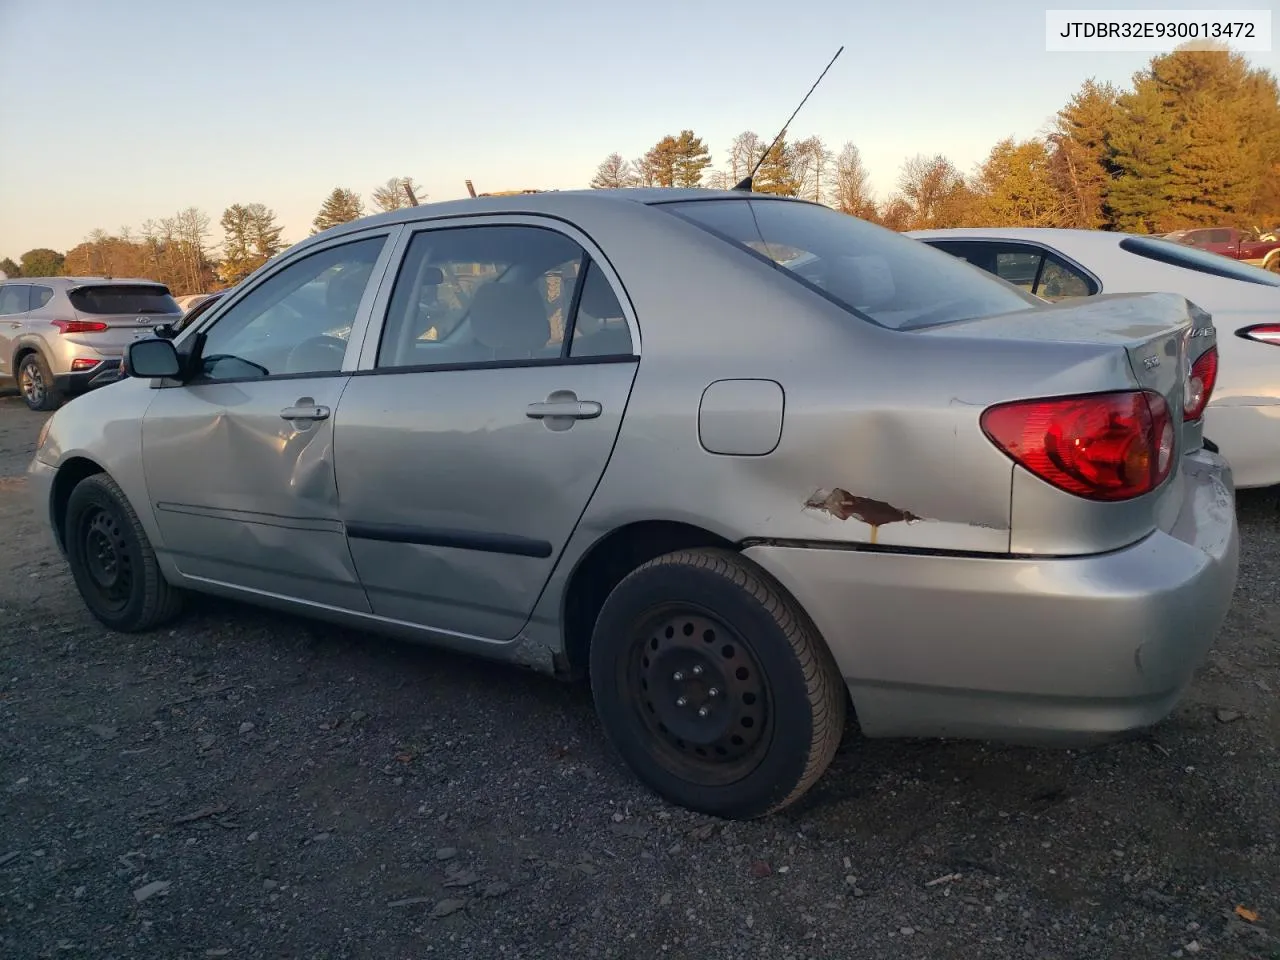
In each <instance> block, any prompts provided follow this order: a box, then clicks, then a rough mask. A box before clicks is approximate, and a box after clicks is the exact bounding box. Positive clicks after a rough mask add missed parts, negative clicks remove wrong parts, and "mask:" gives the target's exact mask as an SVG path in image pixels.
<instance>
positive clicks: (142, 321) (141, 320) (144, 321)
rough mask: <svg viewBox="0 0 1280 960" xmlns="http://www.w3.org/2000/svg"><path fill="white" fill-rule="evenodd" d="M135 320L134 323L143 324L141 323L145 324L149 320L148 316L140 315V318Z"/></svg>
mask: <svg viewBox="0 0 1280 960" xmlns="http://www.w3.org/2000/svg"><path fill="white" fill-rule="evenodd" d="M133 322H134V323H136V324H139V325H141V324H144V323H146V322H147V318H146V317H138V318H137V319H136V320H134V321H133Z"/></svg>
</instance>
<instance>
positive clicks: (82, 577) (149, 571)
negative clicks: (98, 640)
mask: <svg viewBox="0 0 1280 960" xmlns="http://www.w3.org/2000/svg"><path fill="white" fill-rule="evenodd" d="M64 542H65V544H66V548H67V560H68V562H69V563H70V565H71V575H72V577H74V578H75V581H76V587H77V588H78V589H79V591H80V596H81V597H82V598H83V599H84V602H85V605H86V606H87V607H88V608H89V612H90V613H92V614H93V615H94V616H95V617H97V618H98V620H99V621H101V622H102V623H103V624H104V625H105V626H107V627H109V628H111V629H112V630H118V631H120V632H121V633H140V632H143V631H146V630H150V629H152V628H154V627H157V626H160V625H161V624H163V623H165V622H166V621H168V620H171V619H173V617H175V616H176V615H177V614H178V612H179V610H180V609H181V603H182V596H181V594H180V593H179V592H178V590H176V589H175V588H174V587H172V586H170V584H169V582H168V581H167V580H165V578H164V574H163V573H161V571H160V565H159V563H158V562H157V561H156V553H155V550H153V549H152V547H151V542H150V541H149V540H148V539H147V534H146V531H145V530H143V528H142V523H141V522H140V521H139V520H138V515H137V514H136V513H134V510H133V507H132V506H130V504H129V500H128V498H127V497H126V496H125V495H124V491H123V490H121V489H120V486H119V485H118V484H117V483H116V482H115V481H114V480H112V479H111V478H110V477H109V476H107V475H106V474H105V473H96V474H93V475H92V476H89V477H86V478H85V479H83V480H81V481H80V482H79V483H78V484H76V487H75V489H74V490H72V491H71V498H70V500H69V501H68V503H67V516H66V522H65V529H64Z"/></svg>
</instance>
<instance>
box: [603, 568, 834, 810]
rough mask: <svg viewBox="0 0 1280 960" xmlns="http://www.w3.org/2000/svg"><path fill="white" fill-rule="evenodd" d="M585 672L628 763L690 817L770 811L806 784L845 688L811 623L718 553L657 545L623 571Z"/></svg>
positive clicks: (827, 756) (824, 760)
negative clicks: (649, 556) (651, 554)
mask: <svg viewBox="0 0 1280 960" xmlns="http://www.w3.org/2000/svg"><path fill="white" fill-rule="evenodd" d="M590 673H591V690H592V695H593V697H594V699H595V705H596V712H597V713H598V714H599V716H600V720H601V722H602V724H603V726H604V729H605V733H606V735H607V736H608V738H609V740H610V741H611V742H612V743H613V745H614V746H615V747H616V748H617V750H618V752H619V753H620V754H621V755H622V758H623V760H624V761H625V762H626V764H627V765H628V766H629V767H630V768H631V770H632V771H633V772H634V773H635V774H636V776H637V777H639V779H640V780H641V781H643V782H644V783H645V784H646V785H647V786H649V787H650V788H651V789H652V790H654V791H655V792H656V793H658V794H660V795H661V796H663V797H664V798H666V799H667V800H669V801H671V802H673V803H676V804H679V805H680V806H683V807H687V808H689V809H691V810H696V811H698V812H700V813H705V814H710V815H713V816H718V817H726V818H731V819H751V818H755V817H761V816H765V815H767V814H770V813H774V812H776V811H778V810H781V809H782V808H783V807H786V806H788V805H789V804H791V803H793V802H795V801H796V800H797V799H799V798H800V797H801V796H802V795H803V794H804V793H805V792H806V791H808V790H809V788H810V787H812V786H813V785H814V784H815V783H816V782H817V781H818V779H819V777H821V775H822V773H823V772H824V771H825V770H826V769H827V767H828V765H830V763H831V759H832V757H834V756H835V752H836V748H837V747H838V746H839V744H840V738H841V735H842V734H843V732H844V723H845V689H844V683H843V681H842V679H841V676H840V671H839V669H838V668H837V667H836V664H835V661H834V659H833V658H832V656H831V653H830V651H829V650H828V649H827V646H826V644H825V643H824V642H823V640H822V638H821V637H820V636H819V635H818V632H817V629H816V628H815V627H814V626H813V624H812V623H811V621H810V620H809V618H808V616H807V615H806V614H805V613H804V611H803V610H802V609H800V607H799V606H798V604H796V603H795V601H793V600H791V599H790V598H789V597H788V596H786V595H785V593H784V591H783V589H782V587H781V586H780V585H779V584H777V583H776V582H775V581H774V580H773V578H772V577H770V576H769V575H768V574H767V573H765V572H764V571H763V570H761V569H760V568H759V567H757V566H756V565H755V564H753V563H751V562H750V561H748V560H746V559H744V558H743V557H741V556H739V555H738V554H736V553H733V552H732V551H729V550H720V549H708V550H688V551H680V552H676V553H669V554H667V555H665V556H662V557H659V558H657V559H656V560H651V561H650V562H648V563H646V564H644V565H643V566H641V567H639V568H637V569H636V570H634V571H633V572H632V573H631V574H629V575H628V576H627V577H626V578H624V579H623V580H622V582H621V583H619V584H618V585H617V587H615V588H614V590H613V592H612V593H610V594H609V597H608V599H607V600H606V601H605V603H604V606H603V608H602V609H601V611H600V616H599V617H598V619H597V621H596V626H595V631H594V634H593V636H592V642H591V655H590ZM704 710H705V713H704V712H703V711H704Z"/></svg>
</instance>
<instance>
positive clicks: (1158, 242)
mask: <svg viewBox="0 0 1280 960" xmlns="http://www.w3.org/2000/svg"><path fill="white" fill-rule="evenodd" d="M1120 249H1121V250H1124V251H1125V252H1126V253H1131V254H1133V255H1134V256H1137V257H1145V258H1146V259H1148V260H1155V261H1157V262H1158V263H1167V264H1170V265H1171V266H1175V267H1182V268H1183V269H1184V270H1194V271H1196V272H1197V273H1206V274H1209V275H1210V276H1214V277H1226V278H1228V279H1229V280H1243V281H1244V282H1245V283H1256V284H1259V285H1261V286H1264V287H1280V274H1275V273H1270V272H1269V271H1267V270H1263V269H1262V268H1261V267H1253V266H1250V265H1249V264H1247V263H1240V262H1239V261H1237V260H1233V259H1231V258H1230V257H1226V256H1223V255H1222V254H1219V253H1210V252H1209V251H1207V250H1198V249H1196V248H1195V247H1188V246H1185V245H1183V244H1181V243H1172V242H1170V241H1168V240H1165V239H1163V238H1160V237H1125V238H1124V239H1123V240H1121V241H1120Z"/></svg>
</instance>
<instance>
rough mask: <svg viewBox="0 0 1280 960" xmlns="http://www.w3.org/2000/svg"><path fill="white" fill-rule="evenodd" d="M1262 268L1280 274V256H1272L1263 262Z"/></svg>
mask: <svg viewBox="0 0 1280 960" xmlns="http://www.w3.org/2000/svg"><path fill="white" fill-rule="evenodd" d="M1262 268H1263V269H1264V270H1270V271H1271V272H1272V273H1280V254H1276V255H1273V256H1270V257H1268V258H1267V259H1266V260H1264V261H1262Z"/></svg>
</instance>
